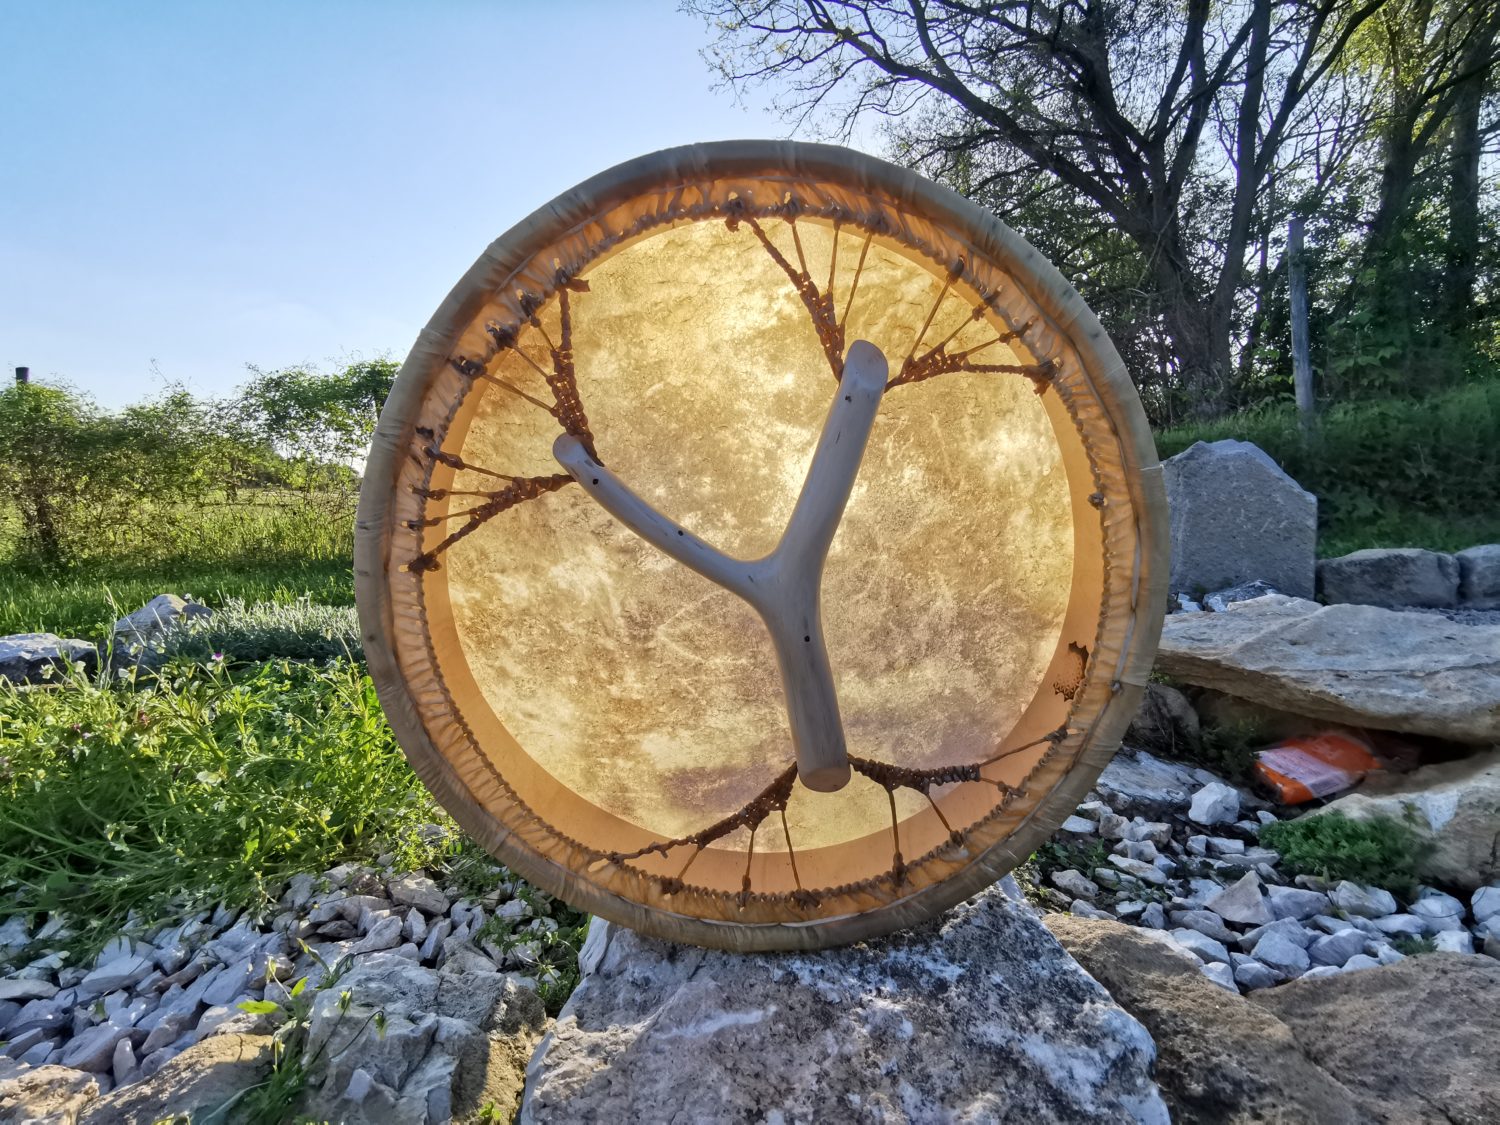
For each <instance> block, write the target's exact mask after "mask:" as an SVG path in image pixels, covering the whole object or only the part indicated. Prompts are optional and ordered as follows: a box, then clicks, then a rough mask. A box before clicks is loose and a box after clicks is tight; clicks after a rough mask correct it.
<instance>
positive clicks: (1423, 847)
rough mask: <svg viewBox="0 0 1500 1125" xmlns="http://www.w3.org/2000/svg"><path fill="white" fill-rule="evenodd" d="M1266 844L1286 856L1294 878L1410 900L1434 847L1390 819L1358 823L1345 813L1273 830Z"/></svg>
mask: <svg viewBox="0 0 1500 1125" xmlns="http://www.w3.org/2000/svg"><path fill="white" fill-rule="evenodd" d="M1260 840H1261V843H1263V844H1265V845H1266V846H1267V847H1270V848H1275V849H1276V850H1277V851H1278V852H1280V853H1281V859H1282V862H1283V863H1284V864H1285V865H1286V866H1287V867H1288V868H1289V869H1291V870H1292V871H1293V872H1295V873H1297V874H1303V875H1318V876H1320V877H1322V878H1324V879H1328V880H1330V881H1331V880H1338V879H1350V880H1352V881H1354V882H1356V883H1363V884H1365V885H1367V886H1373V887H1384V888H1385V889H1386V890H1388V891H1392V892H1394V893H1396V894H1399V895H1401V896H1403V897H1405V898H1410V897H1411V896H1412V894H1413V892H1414V891H1415V889H1416V881H1417V867H1418V866H1419V865H1420V863H1421V862H1422V860H1423V859H1424V858H1426V855H1427V853H1428V851H1429V850H1430V848H1431V845H1430V844H1428V843H1427V842H1426V841H1425V840H1423V839H1422V837H1420V836H1419V835H1417V833H1416V832H1415V830H1413V829H1412V828H1411V826H1410V825H1407V824H1403V823H1402V822H1401V821H1399V820H1395V819H1393V818H1391V817H1371V818H1370V819H1369V820H1354V819H1351V818H1350V817H1347V816H1345V815H1344V814H1343V813H1341V812H1326V813H1323V814H1321V815H1319V816H1302V817H1298V818H1297V819H1296V820H1283V821H1280V822H1279V823H1277V824H1268V825H1266V827H1265V828H1264V829H1262V830H1261V834H1260Z"/></svg>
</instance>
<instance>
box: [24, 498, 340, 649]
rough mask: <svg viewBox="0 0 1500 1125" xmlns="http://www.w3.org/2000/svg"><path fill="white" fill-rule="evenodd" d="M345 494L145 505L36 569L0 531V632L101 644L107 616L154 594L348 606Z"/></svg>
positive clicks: (106, 632)
mask: <svg viewBox="0 0 1500 1125" xmlns="http://www.w3.org/2000/svg"><path fill="white" fill-rule="evenodd" d="M351 505H352V498H351V497H349V496H346V495H342V494H339V495H317V494H315V495H313V496H310V497H309V496H302V495H299V494H290V493H280V492H278V493H262V494H258V495H252V496H248V497H246V498H245V499H244V501H243V502H241V503H236V504H228V503H205V504H199V505H175V506H172V507H169V508H160V509H145V510H142V511H140V512H139V513H137V515H136V518H135V519H134V520H132V522H131V524H130V525H129V526H128V527H115V528H111V529H101V531H100V533H99V535H98V536H97V537H96V538H95V539H93V540H91V541H90V547H89V552H88V553H87V555H85V556H82V557H79V558H76V559H74V560H73V561H72V562H71V563H70V564H69V565H68V566H67V567H63V568H57V567H52V568H44V567H40V566H38V565H36V564H35V562H34V561H32V560H29V559H27V558H25V557H24V556H19V555H17V554H16V553H15V552H16V549H17V544H18V540H17V538H16V534H15V528H14V526H13V521H12V526H10V528H9V532H8V533H7V532H5V531H4V529H0V560H6V561H3V562H0V634H5V633H23V632H52V633H60V634H63V635H67V636H76V637H82V638H83V639H85V640H92V641H101V640H104V639H105V638H106V637H107V636H108V635H109V632H110V627H111V626H112V625H113V623H114V622H115V620H116V619H118V618H119V617H121V616H122V615H124V614H126V613H129V612H130V611H131V610H133V609H136V608H137V607H139V606H141V605H143V604H145V602H147V601H149V600H150V599H151V598H153V597H155V596H156V595H157V594H161V593H172V594H179V595H182V596H187V595H189V594H190V595H192V596H193V597H194V598H196V599H197V600H198V601H201V602H205V603H207V604H208V605H214V606H216V605H220V604H223V603H224V602H226V601H228V600H230V599H236V598H237V599H240V600H241V601H244V602H252V603H253V602H270V603H275V604H280V605H289V604H293V603H296V602H297V601H299V600H311V601H313V602H316V603H320V604H324V605H333V606H348V605H353V604H354V576H353V569H352V566H353V564H352V562H351V559H352V554H353V549H354V522H353V509H352V507H351Z"/></svg>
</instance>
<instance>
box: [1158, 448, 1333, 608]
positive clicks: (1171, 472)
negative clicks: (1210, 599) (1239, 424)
mask: <svg viewBox="0 0 1500 1125" xmlns="http://www.w3.org/2000/svg"><path fill="white" fill-rule="evenodd" d="M1162 475H1163V478H1164V479H1165V481H1166V486H1167V509H1168V515H1169V521H1170V526H1171V535H1172V569H1171V576H1170V582H1171V588H1172V589H1173V590H1178V591H1182V592H1184V593H1188V594H1193V593H1196V592H1197V591H1201V590H1221V589H1223V588H1224V587H1226V586H1234V585H1237V584H1239V583H1241V582H1251V581H1254V580H1255V579H1261V580H1263V581H1266V582H1269V583H1270V584H1271V585H1272V586H1274V587H1276V589H1278V590H1285V591H1286V592H1287V593H1289V594H1294V595H1297V596H1299V597H1307V598H1310V597H1312V595H1313V559H1314V554H1315V550H1316V547H1317V535H1318V501H1317V497H1315V496H1313V494H1312V493H1310V492H1307V491H1305V490H1304V489H1303V488H1302V487H1301V486H1300V485H1298V484H1297V482H1296V481H1294V480H1293V479H1292V478H1291V477H1289V476H1287V474H1286V473H1285V472H1283V471H1282V469H1281V467H1280V466H1279V465H1277V464H1276V462H1275V461H1273V460H1272V459H1271V457H1270V456H1269V455H1268V454H1267V453H1266V452H1265V451H1264V450H1262V449H1260V448H1259V447H1258V446H1255V445H1253V444H1251V443H1250V442H1247V441H1233V440H1226V441H1215V442H1201V441H1200V442H1198V443H1197V444H1195V445H1193V446H1192V447H1191V448H1189V449H1186V450H1184V451H1183V452H1182V453H1179V454H1177V456H1175V457H1169V458H1168V459H1167V460H1166V461H1164V462H1162Z"/></svg>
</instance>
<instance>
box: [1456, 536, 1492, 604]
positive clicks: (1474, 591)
mask: <svg viewBox="0 0 1500 1125" xmlns="http://www.w3.org/2000/svg"><path fill="white" fill-rule="evenodd" d="M1454 558H1456V559H1457V560H1458V600H1459V603H1460V604H1461V605H1462V606H1463V607H1464V608H1465V609H1500V543H1487V544H1485V545H1484V546H1483V547H1470V548H1469V549H1468V550H1467V551H1460V552H1458V554H1457V555H1455V556H1454Z"/></svg>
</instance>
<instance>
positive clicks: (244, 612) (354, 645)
mask: <svg viewBox="0 0 1500 1125" xmlns="http://www.w3.org/2000/svg"><path fill="white" fill-rule="evenodd" d="M166 654H167V656H168V657H178V658H182V659H186V660H194V661H197V662H199V663H205V662H208V661H210V660H213V659H220V660H223V661H225V662H227V663H242V662H258V661H262V660H276V659H282V658H285V659H288V660H331V659H336V658H338V657H352V658H354V659H360V658H362V657H363V655H364V650H363V648H362V647H361V645H360V636H359V621H358V618H357V615H356V614H355V611H354V610H353V609H352V608H350V607H348V606H331V605H314V604H313V603H312V602H311V601H309V600H308V599H305V598H304V599H300V600H298V601H296V602H294V603H292V604H290V605H287V604H277V603H275V602H259V603H255V604H253V605H252V604H246V603H245V602H244V601H242V600H240V599H239V598H231V599H229V600H228V601H226V602H225V603H224V605H223V606H222V607H220V608H219V609H218V610H216V611H215V612H214V615H213V616H212V617H211V618H208V619H207V620H205V621H202V622H199V623H195V624H193V625H191V626H190V627H188V628H186V629H181V630H178V631H176V632H174V633H172V634H170V635H169V636H168V638H167V643H166Z"/></svg>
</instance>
